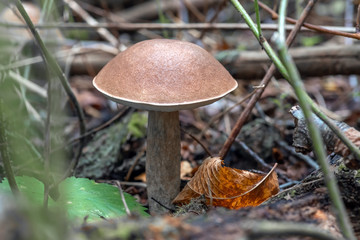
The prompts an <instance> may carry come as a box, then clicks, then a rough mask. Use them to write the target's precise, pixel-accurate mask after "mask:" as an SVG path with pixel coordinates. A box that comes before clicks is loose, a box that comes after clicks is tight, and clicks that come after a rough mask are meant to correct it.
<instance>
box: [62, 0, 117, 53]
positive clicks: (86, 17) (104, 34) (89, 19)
mask: <svg viewBox="0 0 360 240" xmlns="http://www.w3.org/2000/svg"><path fill="white" fill-rule="evenodd" d="M64 2H65V3H66V4H67V5H68V6H69V7H70V8H71V9H72V10H73V11H74V12H76V13H77V14H79V15H80V17H81V18H82V19H84V20H85V21H86V22H87V23H88V24H89V25H90V26H95V25H97V24H99V23H98V21H96V20H95V18H93V17H92V16H90V14H88V13H87V12H86V11H85V10H84V9H82V8H81V6H80V5H79V4H78V3H77V2H75V1H73V0H64ZM97 32H98V33H99V34H100V35H101V36H102V37H103V38H105V39H106V40H107V41H108V42H109V43H110V44H111V45H113V46H115V47H117V46H119V41H118V40H117V39H116V38H115V37H114V35H112V34H111V33H110V32H109V31H108V30H107V29H105V28H98V29H97Z"/></svg>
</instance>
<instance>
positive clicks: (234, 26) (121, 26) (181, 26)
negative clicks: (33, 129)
mask: <svg viewBox="0 0 360 240" xmlns="http://www.w3.org/2000/svg"><path fill="white" fill-rule="evenodd" d="M260 4H261V2H259V6H261V5H260ZM34 26H35V28H36V29H47V28H58V29H63V30H73V29H98V28H109V29H118V30H122V31H140V30H143V29H147V30H190V29H196V30H224V31H234V30H249V27H248V25H247V24H246V23H125V22H109V23H97V24H96V25H89V24H87V23H63V22H58V23H42V24H36V25H34ZM312 26H314V25H312ZM0 27H6V28H26V27H27V25H24V24H19V23H7V22H0ZM317 27H319V28H321V29H325V31H333V32H340V31H341V32H344V33H349V34H352V35H353V37H352V38H355V39H360V36H358V35H356V34H355V28H354V27H339V26H317ZM261 29H262V30H263V31H264V30H267V31H276V29H277V24H275V23H263V24H261ZM285 29H286V31H291V30H292V29H294V26H293V25H292V24H289V25H286V26H285ZM301 31H305V32H308V31H318V30H317V29H312V28H311V29H309V28H302V29H301Z"/></svg>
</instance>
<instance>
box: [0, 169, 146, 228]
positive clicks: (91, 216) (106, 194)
mask: <svg viewBox="0 0 360 240" xmlns="http://www.w3.org/2000/svg"><path fill="white" fill-rule="evenodd" d="M16 182H17V184H18V186H19V188H20V191H21V192H22V193H23V194H24V195H25V196H26V197H27V198H28V199H29V200H30V201H31V202H32V203H34V204H38V205H42V201H43V195H44V193H43V192H44V185H43V184H42V183H41V182H40V181H38V180H37V179H35V178H32V177H25V176H24V177H16ZM0 190H2V191H4V192H8V193H9V194H11V191H10V187H9V184H8V181H7V180H6V179H5V180H4V181H3V182H2V183H0ZM59 190H60V198H59V199H58V200H57V201H56V202H55V201H54V200H52V199H51V198H50V199H49V206H50V207H65V209H66V210H67V215H68V217H69V218H70V219H83V218H84V217H85V216H88V220H89V221H92V220H99V219H100V218H101V217H104V218H116V217H121V216H126V211H125V207H124V203H123V201H122V199H121V195H120V192H119V189H118V188H116V187H114V186H112V185H109V184H106V183H96V182H95V181H93V180H89V179H87V178H75V177H71V178H67V179H66V180H64V181H63V182H62V183H61V184H60V185H59ZM124 196H125V201H126V204H127V206H128V208H129V210H130V212H132V213H135V214H139V215H141V216H148V214H147V213H146V212H145V208H144V207H143V206H141V205H140V204H139V203H138V202H136V200H135V198H134V197H132V196H131V195H130V194H127V193H124Z"/></svg>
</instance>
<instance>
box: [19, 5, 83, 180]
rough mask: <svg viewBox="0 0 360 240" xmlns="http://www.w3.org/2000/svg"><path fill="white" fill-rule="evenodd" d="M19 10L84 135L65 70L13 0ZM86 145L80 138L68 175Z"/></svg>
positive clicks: (81, 119) (80, 113)
mask: <svg viewBox="0 0 360 240" xmlns="http://www.w3.org/2000/svg"><path fill="white" fill-rule="evenodd" d="M13 1H14V3H15V5H16V7H17V9H18V11H19V12H20V14H21V16H22V17H23V18H24V20H25V22H26V24H27V25H28V27H29V29H30V31H31V33H32V35H33V36H34V39H35V41H36V43H37V45H38V47H39V48H40V50H41V55H42V58H43V59H44V62H45V63H46V65H47V66H48V68H49V70H50V71H51V72H54V73H55V75H56V76H57V77H58V78H59V80H60V82H61V84H62V86H63V88H64V90H65V92H66V94H67V96H68V97H69V100H70V103H71V104H72V105H73V107H74V109H75V111H76V114H77V116H78V119H79V125H80V135H84V134H85V132H86V126H85V120H84V118H85V117H84V113H83V111H82V109H81V107H80V104H79V102H78V101H77V99H76V97H75V95H74V93H73V92H72V90H71V87H70V84H69V83H68V81H67V79H66V77H65V74H64V73H63V71H62V70H61V68H60V66H59V65H58V63H57V62H56V60H55V58H54V57H53V56H52V55H51V53H50V52H49V51H48V49H47V48H46V46H45V44H44V42H43V41H42V39H41V37H40V35H39V33H38V32H37V30H36V29H35V27H34V24H33V23H32V21H31V20H30V18H29V15H28V14H27V12H26V10H25V9H24V7H23V5H22V4H21V1H20V0H13ZM83 146H84V139H80V144H79V148H78V152H77V154H76V156H75V157H74V160H73V161H72V162H71V163H70V166H69V169H68V170H67V172H66V173H65V174H66V175H67V176H69V175H71V174H72V173H73V170H74V168H75V167H76V165H77V162H78V161H79V157H80V155H81V152H82V148H83Z"/></svg>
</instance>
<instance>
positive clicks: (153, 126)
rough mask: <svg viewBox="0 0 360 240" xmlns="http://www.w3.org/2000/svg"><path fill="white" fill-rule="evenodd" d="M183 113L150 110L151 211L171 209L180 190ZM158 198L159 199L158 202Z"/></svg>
mask: <svg viewBox="0 0 360 240" xmlns="http://www.w3.org/2000/svg"><path fill="white" fill-rule="evenodd" d="M180 157H181V156H180V125H179V112H155V111H149V117H148V130H147V150H146V182H147V192H148V199H149V207H150V212H151V213H164V212H168V210H167V209H166V208H164V207H163V206H161V205H160V204H158V203H157V202H156V201H158V202H160V203H161V204H163V205H164V206H166V207H169V208H173V205H172V203H171V202H172V200H173V199H174V198H175V197H176V196H177V194H178V193H179V191H180ZM152 198H154V199H155V200H156V201H154V200H153V199H152Z"/></svg>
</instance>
